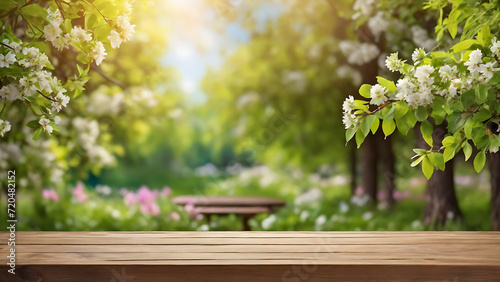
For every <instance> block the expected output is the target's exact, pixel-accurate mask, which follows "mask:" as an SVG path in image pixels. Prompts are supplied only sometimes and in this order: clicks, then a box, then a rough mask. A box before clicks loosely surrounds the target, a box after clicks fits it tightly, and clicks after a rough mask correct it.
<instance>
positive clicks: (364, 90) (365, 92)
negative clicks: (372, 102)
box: [359, 84, 372, 98]
mask: <svg viewBox="0 0 500 282" xmlns="http://www.w3.org/2000/svg"><path fill="white" fill-rule="evenodd" d="M371 89H372V86H371V85H370V84H363V85H361V87H360V88H359V94H360V95H361V96H363V97H365V98H371V96H370V90H371Z"/></svg>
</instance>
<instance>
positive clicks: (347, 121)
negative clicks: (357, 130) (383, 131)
mask: <svg viewBox="0 0 500 282" xmlns="http://www.w3.org/2000/svg"><path fill="white" fill-rule="evenodd" d="M342 123H344V125H345V129H349V128H351V127H354V126H355V125H357V124H358V123H359V118H358V117H357V116H356V115H355V114H351V113H344V116H343V117H342Z"/></svg>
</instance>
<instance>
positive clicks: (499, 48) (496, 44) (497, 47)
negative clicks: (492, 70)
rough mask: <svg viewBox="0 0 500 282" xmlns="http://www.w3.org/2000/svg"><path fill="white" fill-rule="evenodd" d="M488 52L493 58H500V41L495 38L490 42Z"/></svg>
mask: <svg viewBox="0 0 500 282" xmlns="http://www.w3.org/2000/svg"><path fill="white" fill-rule="evenodd" d="M490 50H491V53H493V54H494V55H495V56H497V57H500V41H498V40H497V38H496V37H495V38H493V40H492V41H491V46H490Z"/></svg>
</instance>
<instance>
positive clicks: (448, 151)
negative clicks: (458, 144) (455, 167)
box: [443, 147, 455, 162]
mask: <svg viewBox="0 0 500 282" xmlns="http://www.w3.org/2000/svg"><path fill="white" fill-rule="evenodd" d="M454 157H455V148H454V147H446V148H444V152H443V158H444V161H445V162H447V161H449V160H451V159H453V158H454Z"/></svg>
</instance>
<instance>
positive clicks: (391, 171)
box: [381, 135, 396, 208]
mask: <svg viewBox="0 0 500 282" xmlns="http://www.w3.org/2000/svg"><path fill="white" fill-rule="evenodd" d="M392 139H393V137H392V135H390V136H387V138H386V139H385V140H384V141H382V144H383V146H382V147H383V149H382V157H381V160H382V162H383V163H382V169H383V171H384V192H385V203H386V204H387V206H388V207H389V208H392V207H393V206H394V204H395V200H394V190H396V184H395V173H396V169H395V161H394V151H393V147H392Z"/></svg>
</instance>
